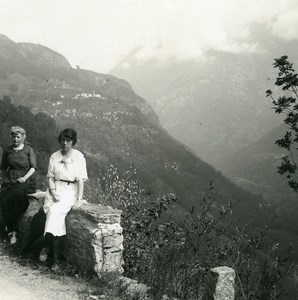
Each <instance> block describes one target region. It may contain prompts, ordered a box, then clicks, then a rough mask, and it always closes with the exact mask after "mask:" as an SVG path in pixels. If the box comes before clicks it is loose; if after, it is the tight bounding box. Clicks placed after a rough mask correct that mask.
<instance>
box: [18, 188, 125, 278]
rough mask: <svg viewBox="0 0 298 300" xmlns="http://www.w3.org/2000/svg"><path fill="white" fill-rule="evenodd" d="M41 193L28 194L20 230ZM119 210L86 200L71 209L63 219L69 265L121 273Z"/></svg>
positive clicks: (23, 229) (37, 206)
mask: <svg viewBox="0 0 298 300" xmlns="http://www.w3.org/2000/svg"><path fill="white" fill-rule="evenodd" d="M44 196H45V193H44V192H40V193H36V194H34V195H32V197H31V199H30V205H29V208H28V210H27V212H26V214H25V216H24V218H23V220H22V226H21V227H22V231H23V232H25V231H26V229H27V228H28V226H29V224H30V222H31V220H32V217H33V216H34V215H35V214H36V213H37V212H38V210H39V209H40V207H41V205H42V201H43V198H44ZM120 218H121V211H120V210H115V209H112V208H111V207H106V206H103V205H100V204H91V203H86V204H83V205H81V206H80V207H79V208H76V209H72V210H71V211H70V212H69V214H68V215H67V218H66V227H67V229H66V230H67V238H66V245H65V247H64V251H65V253H64V254H65V256H66V257H67V260H68V262H69V263H70V264H72V265H74V266H76V267H78V268H79V269H80V270H81V271H84V272H96V273H97V275H98V276H101V275H102V274H103V273H106V272H115V273H122V264H123V258H122V251H123V236H122V228H121V226H120Z"/></svg>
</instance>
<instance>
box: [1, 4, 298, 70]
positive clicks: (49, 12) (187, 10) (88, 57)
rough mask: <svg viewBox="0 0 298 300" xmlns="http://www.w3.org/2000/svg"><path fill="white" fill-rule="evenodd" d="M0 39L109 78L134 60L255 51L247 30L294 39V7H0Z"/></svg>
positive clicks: (297, 22) (297, 16) (297, 17)
mask: <svg viewBox="0 0 298 300" xmlns="http://www.w3.org/2000/svg"><path fill="white" fill-rule="evenodd" d="M0 11H1V18H0V34H4V35H6V36H7V37H8V38H10V39H11V40H13V41H14V42H30V43H36V44H41V45H44V46H47V47H49V48H51V49H53V50H55V51H57V52H59V53H61V54H62V55H64V56H65V57H66V58H67V59H68V61H69V62H70V63H71V65H72V66H73V67H76V66H77V65H79V66H80V68H84V69H89V70H93V71H96V72H100V73H108V72H109V70H110V69H111V68H113V67H114V66H115V65H116V64H117V63H118V62H120V61H121V60H122V59H123V58H125V57H126V56H127V55H128V54H129V53H130V52H131V51H132V50H134V49H138V52H137V54H136V59H139V60H146V59H148V58H150V57H156V58H158V59H160V60H167V59H182V60H183V59H189V58H200V57H203V56H204V53H206V51H208V50H211V49H216V50H222V51H230V52H238V53H239V52H256V51H262V48H261V47H260V45H259V44H258V43H257V42H255V41H254V39H252V36H251V35H252V30H251V29H252V28H253V26H254V25H257V24H259V25H262V26H265V28H267V29H268V30H269V31H270V32H271V33H272V34H273V35H275V36H277V37H280V38H283V39H286V40H293V39H298V0H0Z"/></svg>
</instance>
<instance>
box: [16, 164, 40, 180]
mask: <svg viewBox="0 0 298 300" xmlns="http://www.w3.org/2000/svg"><path fill="white" fill-rule="evenodd" d="M35 171H36V170H35V168H30V169H29V171H28V172H27V173H26V174H25V175H24V176H22V177H20V178H19V179H18V180H17V181H18V182H20V183H23V182H26V181H27V180H28V179H29V178H30V177H31V176H32V175H33V174H34V173H35Z"/></svg>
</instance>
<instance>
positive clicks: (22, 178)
mask: <svg viewBox="0 0 298 300" xmlns="http://www.w3.org/2000/svg"><path fill="white" fill-rule="evenodd" d="M26 180H27V179H26V178H25V177H20V178H19V179H17V181H18V182H19V183H24V182H26Z"/></svg>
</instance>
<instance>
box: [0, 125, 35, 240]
mask: <svg viewBox="0 0 298 300" xmlns="http://www.w3.org/2000/svg"><path fill="white" fill-rule="evenodd" d="M10 136H11V140H12V145H11V146H9V147H7V148H6V149H4V151H3V155H2V161H1V171H2V178H3V182H2V186H1V193H0V205H1V211H2V217H3V220H4V222H5V225H6V231H7V233H8V238H9V240H10V244H12V245H13V244H15V243H16V242H17V237H16V235H17V231H18V222H19V220H20V218H21V216H22V215H23V214H24V212H25V211H26V210H27V208H28V206H29V200H28V194H31V193H34V192H35V191H36V185H35V176H34V175H33V174H34V173H35V171H36V168H37V162H36V154H35V152H34V149H33V148H32V147H30V146H29V145H27V144H25V139H26V132H25V130H24V129H23V128H22V127H19V126H15V127H12V128H11V130H10Z"/></svg>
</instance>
